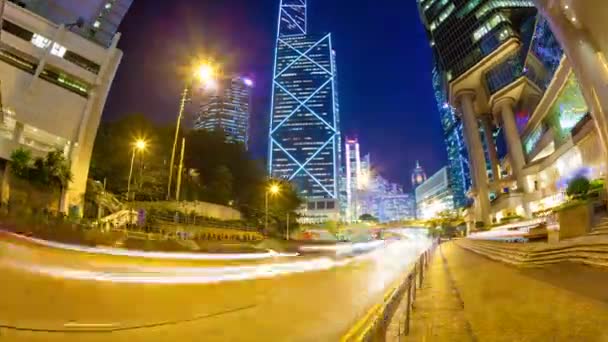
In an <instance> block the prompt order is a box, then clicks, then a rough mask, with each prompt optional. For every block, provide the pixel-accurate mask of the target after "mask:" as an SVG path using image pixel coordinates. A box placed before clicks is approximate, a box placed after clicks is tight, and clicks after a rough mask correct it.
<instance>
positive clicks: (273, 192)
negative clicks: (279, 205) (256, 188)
mask: <svg viewBox="0 0 608 342" xmlns="http://www.w3.org/2000/svg"><path fill="white" fill-rule="evenodd" d="M279 191H281V188H280V187H279V185H278V184H272V185H270V187H268V189H266V191H265V196H264V203H265V207H266V210H265V213H266V215H265V221H266V223H265V224H264V229H265V230H266V231H268V195H273V196H274V195H276V194H278V193H279Z"/></svg>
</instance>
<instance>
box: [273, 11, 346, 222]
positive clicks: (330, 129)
mask: <svg viewBox="0 0 608 342" xmlns="http://www.w3.org/2000/svg"><path fill="white" fill-rule="evenodd" d="M306 13H307V12H306V1H305V0H282V1H281V4H280V12H279V22H278V34H277V43H276V51H275V66H274V77H273V88H272V90H273V93H272V107H271V113H270V127H269V158H268V163H269V165H268V168H269V173H270V174H271V175H272V176H273V177H279V178H284V179H287V180H290V181H292V182H293V183H294V184H295V185H296V187H297V189H298V190H299V192H300V193H301V195H302V196H303V197H304V198H305V199H306V200H307V204H306V209H305V211H306V212H305V213H304V215H309V214H310V215H317V214H318V215H319V217H321V216H325V217H328V216H332V215H334V212H338V207H339V206H338V199H339V165H340V160H341V156H340V151H341V147H340V142H341V139H340V119H339V118H340V117H339V106H338V91H337V72H336V61H335V52H334V50H333V49H332V40H331V34H325V35H317V34H309V33H308V31H307V21H306Z"/></svg>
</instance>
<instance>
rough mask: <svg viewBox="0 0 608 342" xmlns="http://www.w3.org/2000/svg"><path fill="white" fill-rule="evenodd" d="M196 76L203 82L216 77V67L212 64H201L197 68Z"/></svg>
mask: <svg viewBox="0 0 608 342" xmlns="http://www.w3.org/2000/svg"><path fill="white" fill-rule="evenodd" d="M196 76H197V77H198V79H199V81H201V82H202V83H207V82H209V81H213V80H214V79H215V69H214V68H213V67H212V66H211V65H210V64H201V65H199V66H198V67H197V68H196Z"/></svg>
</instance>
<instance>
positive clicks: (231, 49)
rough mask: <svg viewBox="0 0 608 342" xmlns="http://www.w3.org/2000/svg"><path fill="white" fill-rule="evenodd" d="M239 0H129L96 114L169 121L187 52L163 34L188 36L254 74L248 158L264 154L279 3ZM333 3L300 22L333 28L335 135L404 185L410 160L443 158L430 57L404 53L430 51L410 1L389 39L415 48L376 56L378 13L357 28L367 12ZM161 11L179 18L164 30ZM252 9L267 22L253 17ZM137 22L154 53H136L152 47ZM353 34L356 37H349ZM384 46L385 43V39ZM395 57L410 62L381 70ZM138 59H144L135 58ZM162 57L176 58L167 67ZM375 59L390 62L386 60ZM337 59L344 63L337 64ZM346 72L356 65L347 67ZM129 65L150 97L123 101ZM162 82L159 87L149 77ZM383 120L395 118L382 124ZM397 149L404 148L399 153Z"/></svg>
mask: <svg viewBox="0 0 608 342" xmlns="http://www.w3.org/2000/svg"><path fill="white" fill-rule="evenodd" d="M237 2H238V3H239V4H238V6H237V5H236V4H235V6H232V7H233V10H232V11H231V12H226V11H223V9H220V7H222V6H214V5H205V6H203V5H198V4H195V6H196V7H198V8H199V9H201V10H200V11H188V12H187V13H186V11H184V10H183V9H184V6H186V5H185V2H182V1H176V2H175V4H174V6H168V5H164V4H161V5H159V6H158V7H155V6H144V5H142V4H141V3H138V2H137V1H136V2H134V3H133V8H132V9H131V10H133V11H138V13H140V14H141V15H140V16H133V17H130V18H129V19H128V20H126V21H125V22H124V23H123V25H122V26H121V28H120V30H119V31H121V32H122V34H123V37H122V40H121V41H122V43H121V44H122V45H124V46H122V48H123V49H124V50H125V51H126V53H125V60H124V62H123V63H124V64H123V66H124V67H123V68H121V69H120V70H119V74H118V76H117V80H116V82H115V85H114V88H113V92H112V93H111V94H110V98H109V100H108V106H107V109H106V112H105V114H104V120H112V119H115V118H117V117H120V116H122V115H124V114H127V113H133V112H141V113H144V114H146V115H147V116H149V117H151V118H153V119H155V120H156V121H159V122H171V121H173V120H174V119H175V116H176V112H177V107H178V102H179V91H180V90H179V89H180V88H181V87H182V86H183V85H182V84H181V82H180V80H179V79H178V78H177V77H176V71H175V70H176V69H178V64H179V63H178V62H177V61H179V60H180V59H179V58H182V60H183V57H184V56H187V54H186V52H189V51H187V50H188V49H186V46H181V45H177V46H176V45H175V43H174V42H172V41H171V39H169V38H170V37H175V38H173V39H181V40H184V41H186V42H187V45H188V47H190V46H192V47H194V46H197V45H200V46H201V47H203V48H208V49H209V50H210V51H211V52H218V51H219V52H218V53H217V54H216V55H215V56H216V59H218V60H221V61H226V62H225V63H226V68H227V69H229V70H231V71H234V72H239V73H243V74H246V75H251V77H252V78H253V79H254V81H255V83H256V87H255V89H253V94H252V116H251V139H250V142H251V144H250V150H251V152H252V153H253V154H254V156H255V157H256V158H259V159H262V158H264V156H265V155H266V153H267V145H266V136H267V133H268V131H267V127H268V126H267V117H268V111H269V109H270V78H271V76H272V51H273V47H272V46H273V44H274V43H273V40H274V37H275V34H276V33H275V32H276V15H277V13H276V12H278V11H277V10H276V8H277V7H278V1H270V0H265V1H261V2H260V3H257V4H256V6H252V5H251V4H247V3H246V1H242V3H241V1H237ZM338 5H339V4H325V3H318V2H313V3H311V4H310V8H309V9H308V20H309V21H310V22H311V23H309V27H311V26H314V27H315V31H318V32H328V31H332V32H334V35H333V37H332V38H333V40H334V42H333V43H334V48H335V49H336V50H337V51H338V55H337V62H338V65H339V76H340V102H341V103H340V104H341V120H342V122H341V125H342V133H343V134H342V136H343V137H344V136H345V135H348V136H358V137H359V138H360V139H361V140H363V141H365V148H364V150H363V151H362V153H371V154H372V155H374V159H375V160H376V164H377V167H378V168H379V170H380V171H381V172H382V174H384V175H385V177H387V178H388V179H390V180H391V181H393V182H398V183H400V184H402V185H403V186H405V187H406V188H407V189H410V190H412V189H411V185H410V181H409V177H410V173H411V171H412V169H413V168H414V167H415V161H416V160H417V159H420V160H421V163H422V164H423V165H425V168H426V170H427V172H433V171H436V170H438V169H440V168H441V167H443V166H444V165H445V164H446V158H445V148H444V147H443V143H442V142H441V141H440V140H441V136H442V134H441V126H440V123H439V118H438V115H437V114H436V111H437V108H436V105H435V102H434V98H433V90H432V85H431V83H430V80H431V72H430V70H431V69H430V63H429V61H428V58H426V57H427V56H425V53H423V54H422V55H418V54H411V50H420V49H422V50H423V51H424V50H426V51H427V53H428V56H430V48H429V47H428V44H427V43H426V41H425V37H424V30H423V29H422V28H421V27H420V25H419V23H418V22H417V20H418V17H417V14H416V13H415V7H416V5H415V3H412V4H403V5H400V6H401V7H403V8H404V10H403V11H401V12H403V13H404V14H403V15H404V16H406V17H408V16H409V17H411V20H409V21H406V22H404V23H400V24H399V25H398V26H396V27H395V28H396V30H395V32H392V33H390V34H391V35H393V37H394V41H398V40H399V41H412V43H410V44H413V45H411V46H407V45H404V46H394V47H391V49H392V50H393V51H394V53H395V55H394V56H393V55H392V54H391V55H390V56H384V57H382V56H381V54H377V53H372V52H371V50H370V49H371V47H372V46H377V45H375V44H376V43H377V42H375V40H374V36H377V35H379V34H380V33H381V32H383V31H384V30H382V29H381V27H382V25H380V23H381V22H383V21H384V20H383V15H384V13H383V11H380V10H377V11H376V10H375V11H374V12H372V13H371V14H372V18H371V20H375V26H374V27H372V28H369V29H366V30H363V29H362V28H360V27H359V26H357V25H356V23H357V20H360V19H361V18H365V17H367V16H368V15H369V13H366V11H363V10H362V9H361V8H360V7H358V6H353V8H352V9H348V10H345V9H342V10H345V11H348V15H345V16H344V17H336V16H335V15H334V13H336V10H337V9H338V7H339V6H338ZM144 7H145V8H144ZM203 8H204V9H205V10H204V11H203V10H202V9H203ZM160 12H163V13H167V14H171V16H178V17H183V18H184V20H183V21H182V22H183V25H179V26H177V25H176V24H175V23H172V24H171V25H170V26H169V27H164V26H161V24H162V23H163V21H162V19H159V18H162V15H160V14H159V13H160ZM228 14H230V15H231V16H232V17H234V18H235V19H234V20H231V22H234V23H236V24H235V25H236V26H234V27H226V25H219V24H217V25H215V24H214V23H216V22H217V21H218V20H221V19H222V18H226V17H227V16H228ZM250 15H251V16H253V17H256V18H259V19H261V18H265V19H263V20H259V19H256V20H253V19H251V17H250ZM215 18H218V19H215ZM195 21H196V22H195ZM161 27H162V28H161ZM317 28H318V29H317ZM141 29H143V31H145V32H151V33H153V34H155V35H157V36H158V40H157V41H158V42H157V43H154V44H153V46H156V47H157V48H161V46H163V49H164V50H163V52H161V54H160V56H155V57H151V56H149V55H147V54H144V53H143V52H142V49H143V50H147V49H150V48H152V47H143V46H142V45H141V44H140V41H141V40H142V39H144V37H143V36H142V35H141V31H140V30H141ZM334 29H335V30H334ZM198 30H202V31H201V32H205V37H207V36H211V37H214V42H213V44H210V43H209V40H208V39H206V38H205V37H202V33H200V34H199V33H198V32H197V31H198ZM338 33H339V35H338ZM355 36H356V37H359V38H357V39H353V38H354V37H355ZM408 36H411V38H408ZM177 37H184V38H183V39H182V38H177ZM241 38H242V39H241ZM242 41H247V42H248V43H247V44H245V45H246V46H243V45H244V44H242ZM184 45H185V43H184ZM214 45H219V46H214ZM214 48H215V50H214ZM385 48H389V47H388V46H387V45H385ZM362 51H363V52H362ZM366 51H370V52H366ZM161 57H162V58H161ZM178 57H179V58H178ZM150 58H153V59H152V60H150ZM403 58H407V59H409V60H410V61H411V63H410V64H408V65H409V66H408V65H404V64H402V63H401V62H399V63H400V64H399V65H401V67H400V68H399V69H396V70H397V71H398V72H396V73H395V72H392V71H388V70H387V68H389V67H391V66H393V67H394V65H395V64H391V63H397V61H398V60H402V59H403ZM142 60H144V61H147V62H145V63H141V62H140V61H142ZM167 60H173V61H175V62H171V64H169V65H167ZM382 60H384V61H389V62H390V63H384V62H382ZM342 64H344V67H341V65H342ZM370 64H371V65H375V68H374V69H373V70H367V68H366V65H370ZM426 65H428V66H429V68H427V67H426ZM353 69H359V70H358V71H356V72H353V71H352V70H353ZM129 70H132V71H135V72H138V73H140V74H142V75H144V77H143V78H144V79H145V80H147V81H146V82H145V85H146V87H145V89H146V92H150V93H151V94H154V96H151V99H150V101H147V102H146V103H134V102H133V101H131V100H128V99H126V97H127V96H128V94H133V93H134V92H137V93H138V92H140V89H141V86H142V85H143V83H142V82H141V81H139V82H138V81H135V80H132V79H127V77H125V76H123V75H125V74H127V73H129V72H130V71H129ZM409 77H414V78H416V79H419V80H420V81H419V82H420V83H421V84H425V85H426V86H424V87H414V88H412V87H411V85H408V84H407V82H405V80H407V79H408V78H409ZM161 79H162V82H161V83H160V84H156V83H155V82H154V80H158V81H160V80H161ZM368 84H374V87H368V86H367V85H368ZM364 99H369V100H371V101H366V100H364ZM406 103H408V104H407V105H406ZM388 122H391V123H393V124H392V125H387V124H386V123H388ZM387 133H388V134H387ZM384 143H389V145H390V146H393V147H391V148H388V149H387V148H385V147H384V146H383V145H384ZM397 146H406V147H409V148H408V149H407V150H403V149H399V148H397Z"/></svg>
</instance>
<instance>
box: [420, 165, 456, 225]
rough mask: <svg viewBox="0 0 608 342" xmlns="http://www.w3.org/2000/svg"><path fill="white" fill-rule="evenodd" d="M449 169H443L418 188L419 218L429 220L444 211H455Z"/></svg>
mask: <svg viewBox="0 0 608 342" xmlns="http://www.w3.org/2000/svg"><path fill="white" fill-rule="evenodd" d="M453 197H454V195H453V192H452V189H451V188H450V182H449V173H448V168H447V167H443V168H442V169H441V170H439V171H437V173H435V174H434V175H432V176H431V177H429V179H427V180H426V181H425V182H424V183H422V184H420V185H419V186H418V187H417V188H416V211H417V213H416V214H417V215H416V216H417V218H418V219H422V220H428V219H431V218H433V217H435V216H436V215H437V214H439V213H440V212H442V211H446V210H454V198H453Z"/></svg>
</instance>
